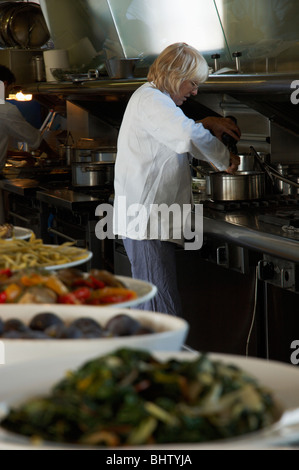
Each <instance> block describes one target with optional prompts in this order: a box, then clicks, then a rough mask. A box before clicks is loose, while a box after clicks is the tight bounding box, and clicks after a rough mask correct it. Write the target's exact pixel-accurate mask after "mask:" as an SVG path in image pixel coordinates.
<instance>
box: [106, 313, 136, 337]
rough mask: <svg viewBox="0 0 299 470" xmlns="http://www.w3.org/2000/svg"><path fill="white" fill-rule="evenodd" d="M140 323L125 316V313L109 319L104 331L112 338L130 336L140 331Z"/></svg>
mask: <svg viewBox="0 0 299 470" xmlns="http://www.w3.org/2000/svg"><path fill="white" fill-rule="evenodd" d="M140 326H141V325H140V323H139V321H138V320H135V318H132V317H130V316H129V315H126V314H125V313H120V314H119V315H115V316H114V317H113V318H111V319H110V320H109V321H108V322H107V324H106V327H105V328H106V329H107V330H108V331H109V332H110V333H111V334H112V335H113V336H131V335H135V334H136V332H137V331H138V330H139V329H140Z"/></svg>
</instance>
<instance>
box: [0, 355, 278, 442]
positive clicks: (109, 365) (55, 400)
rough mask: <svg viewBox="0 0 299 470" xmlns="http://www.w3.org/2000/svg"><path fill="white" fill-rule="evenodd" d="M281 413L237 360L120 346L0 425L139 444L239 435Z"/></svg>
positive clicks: (51, 437) (58, 436)
mask: <svg viewBox="0 0 299 470" xmlns="http://www.w3.org/2000/svg"><path fill="white" fill-rule="evenodd" d="M276 412H277V406H276V403H275V400H274V398H273V395H272V393H271V392H270V391H269V390H267V389H265V388H264V387H262V386H261V385H260V384H259V383H258V382H257V381H256V380H255V379H254V378H253V377H250V376H249V375H248V374H247V373H246V372H244V371H243V370H241V369H239V368H238V367H236V366H234V365H226V364H224V363H222V362H217V361H212V360H210V359H209V357H208V356H206V355H200V356H198V357H196V358H195V359H192V360H184V361H181V360H176V359H171V360H168V361H165V362H163V361H159V360H157V359H155V358H154V356H153V355H152V354H150V353H148V352H145V351H139V350H132V349H120V350H118V351H116V352H114V353H109V354H107V355H106V356H103V357H100V358H97V359H94V360H90V361H89V362H87V363H85V364H84V365H83V366H82V367H80V368H78V369H77V370H76V371H72V372H68V373H67V375H66V377H65V378H64V379H63V380H61V381H60V382H59V383H57V384H56V385H55V386H54V388H53V389H52V390H51V392H50V394H49V395H48V396H46V397H42V398H35V399H32V400H30V401H28V402H26V403H25V404H24V405H22V406H21V407H19V408H17V409H11V410H10V412H9V414H8V415H7V416H6V417H5V419H4V420H3V421H2V423H1V425H2V427H3V428H5V429H6V430H9V431H11V432H16V433H18V434H22V435H25V436H27V437H30V438H39V439H42V440H44V441H51V442H56V443H72V444H81V445H85V446H107V447H109V446H113V447H115V446H137V445H148V444H162V443H179V442H180V443H187V442H188V443H200V442H205V441H210V440H215V439H223V438H231V437H236V436H240V435H243V434H246V433H249V432H253V431H257V430H260V429H262V428H264V427H265V426H268V425H270V424H272V423H273V422H274V421H275V420H276Z"/></svg>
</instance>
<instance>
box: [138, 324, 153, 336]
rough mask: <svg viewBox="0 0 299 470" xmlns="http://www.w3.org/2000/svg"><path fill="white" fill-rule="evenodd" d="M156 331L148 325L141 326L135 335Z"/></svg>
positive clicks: (149, 333)
mask: <svg viewBox="0 0 299 470" xmlns="http://www.w3.org/2000/svg"><path fill="white" fill-rule="evenodd" d="M153 333H155V332H154V330H153V329H152V328H150V327H148V326H141V327H140V328H139V330H137V331H136V333H135V335H151V334H153Z"/></svg>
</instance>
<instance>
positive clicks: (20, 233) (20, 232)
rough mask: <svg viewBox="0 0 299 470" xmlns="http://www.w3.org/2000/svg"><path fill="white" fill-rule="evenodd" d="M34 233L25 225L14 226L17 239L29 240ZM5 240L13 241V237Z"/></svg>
mask: <svg viewBox="0 0 299 470" xmlns="http://www.w3.org/2000/svg"><path fill="white" fill-rule="evenodd" d="M32 234H33V232H32V230H30V229H29V228H24V227H14V238H16V239H17V240H28V239H29V238H30V237H31V235H32ZM5 240H7V241H11V240H13V238H6V239H5Z"/></svg>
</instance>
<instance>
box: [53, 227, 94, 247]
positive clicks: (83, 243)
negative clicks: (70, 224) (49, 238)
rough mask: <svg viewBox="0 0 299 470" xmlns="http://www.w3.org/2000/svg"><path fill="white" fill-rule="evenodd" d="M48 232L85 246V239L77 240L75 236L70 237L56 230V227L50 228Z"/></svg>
mask: <svg viewBox="0 0 299 470" xmlns="http://www.w3.org/2000/svg"><path fill="white" fill-rule="evenodd" d="M48 232H49V233H53V234H54V235H58V236H59V237H61V238H64V239H65V240H68V241H70V242H73V243H76V245H77V246H78V247H80V246H83V247H85V240H75V239H74V238H71V237H68V236H67V235H65V234H64V233H61V232H58V230H54V228H48Z"/></svg>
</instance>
